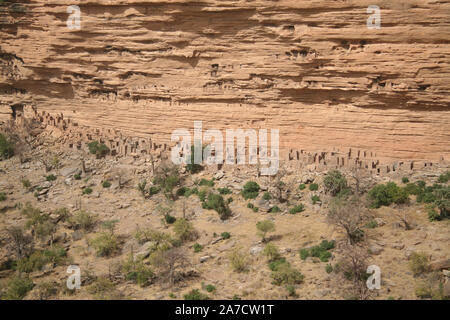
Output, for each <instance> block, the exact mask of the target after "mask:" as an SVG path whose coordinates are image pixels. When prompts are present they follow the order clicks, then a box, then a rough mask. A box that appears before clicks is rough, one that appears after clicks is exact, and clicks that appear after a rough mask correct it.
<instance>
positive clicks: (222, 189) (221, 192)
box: [217, 188, 232, 195]
mask: <svg viewBox="0 0 450 320" xmlns="http://www.w3.org/2000/svg"><path fill="white" fill-rule="evenodd" d="M217 190H218V191H219V193H220V194H222V195H226V194H231V193H232V192H231V190H230V189H228V188H219V189H217Z"/></svg>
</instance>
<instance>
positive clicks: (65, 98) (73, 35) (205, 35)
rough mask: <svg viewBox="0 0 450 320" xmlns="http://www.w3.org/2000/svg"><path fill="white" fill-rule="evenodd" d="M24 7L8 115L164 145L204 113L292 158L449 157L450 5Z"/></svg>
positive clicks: (2, 58) (5, 57)
mask: <svg viewBox="0 0 450 320" xmlns="http://www.w3.org/2000/svg"><path fill="white" fill-rule="evenodd" d="M16 2H17V3H10V2H9V3H8V2H6V3H4V4H0V9H1V17H0V38H1V44H0V47H1V48H0V50H1V51H0V78H1V83H0V119H3V120H4V119H7V118H9V117H10V116H11V113H12V110H13V109H14V110H15V109H17V108H19V109H20V105H33V106H35V107H36V108H37V109H38V110H41V111H47V112H50V113H53V114H59V113H63V114H64V117H65V118H66V119H67V118H68V119H71V120H74V121H77V122H79V123H80V124H83V125H87V126H91V127H103V128H115V129H119V130H121V131H123V132H125V133H127V134H130V135H134V136H139V137H149V136H151V137H152V138H153V139H155V140H158V141H161V143H165V142H168V141H170V134H171V132H172V130H174V129H175V128H183V127H185V128H192V127H193V121H194V120H202V121H203V126H204V129H208V128H217V129H223V128H268V129H272V128H278V129H280V145H281V147H282V150H283V152H285V153H287V152H288V151H289V150H290V149H298V150H300V149H302V150H308V151H330V150H335V149H337V148H339V149H345V148H355V149H362V150H370V151H371V152H374V153H376V154H377V156H379V157H384V158H391V159H424V160H437V159H440V158H441V157H444V158H445V159H448V157H449V156H450V148H449V145H450V133H449V132H450V131H449V130H448V127H449V123H450V95H449V92H450V81H449V78H450V21H449V17H450V1H445V0H441V1H437V0H423V1H413V0H411V1H394V2H396V4H395V5H393V4H390V3H391V2H390V1H375V0H373V1H364V0H353V1H352V0H349V1H326V0H316V1H309V0H308V1H300V0H280V1H275V0H272V1H268V0H254V1H251V0H247V1H244V0H217V1H214V0H197V1H189V0H152V1H143V0H140V1H138V0H129V1H112V0H111V1H108V0H99V1H68V0H46V1H43V0H36V1H32V0H30V1H16ZM19 2H20V3H19ZM372 2H373V3H372ZM370 4H376V5H379V6H380V8H381V29H378V30H376V29H368V28H367V26H366V20H367V18H368V16H369V14H367V12H366V9H367V6H368V5H370ZM70 5H79V6H80V8H81V30H71V29H69V28H68V27H67V25H66V21H67V18H68V16H69V14H68V13H67V11H66V10H67V7H68V6H70ZM12 107H13V108H12Z"/></svg>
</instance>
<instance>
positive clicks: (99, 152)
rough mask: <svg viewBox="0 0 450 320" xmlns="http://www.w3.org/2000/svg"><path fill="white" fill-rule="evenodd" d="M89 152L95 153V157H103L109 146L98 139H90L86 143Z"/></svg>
mask: <svg viewBox="0 0 450 320" xmlns="http://www.w3.org/2000/svg"><path fill="white" fill-rule="evenodd" d="M88 148H89V152H90V153H91V154H95V156H96V157H97V159H100V158H103V157H105V156H106V155H107V154H108V153H109V151H110V150H109V148H108V147H107V146H106V145H105V144H104V143H100V142H98V141H92V142H90V143H88Z"/></svg>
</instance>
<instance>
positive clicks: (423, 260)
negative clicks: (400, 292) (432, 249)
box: [409, 252, 430, 277]
mask: <svg viewBox="0 0 450 320" xmlns="http://www.w3.org/2000/svg"><path fill="white" fill-rule="evenodd" d="M409 268H410V269H411V271H412V272H413V274H414V276H415V277H417V276H419V275H421V274H423V273H426V272H428V271H429V269H430V267H429V264H428V257H427V255H426V254H425V253H418V252H413V253H412V254H411V256H410V257H409Z"/></svg>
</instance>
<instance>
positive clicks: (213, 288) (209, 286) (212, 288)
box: [205, 284, 216, 293]
mask: <svg viewBox="0 0 450 320" xmlns="http://www.w3.org/2000/svg"><path fill="white" fill-rule="evenodd" d="M205 290H206V291H208V292H209V293H211V292H215V291H216V287H215V286H213V285H212V284H208V285H207V286H206V287H205Z"/></svg>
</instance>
